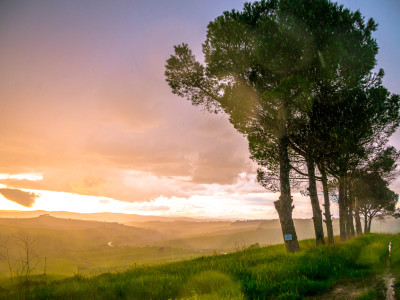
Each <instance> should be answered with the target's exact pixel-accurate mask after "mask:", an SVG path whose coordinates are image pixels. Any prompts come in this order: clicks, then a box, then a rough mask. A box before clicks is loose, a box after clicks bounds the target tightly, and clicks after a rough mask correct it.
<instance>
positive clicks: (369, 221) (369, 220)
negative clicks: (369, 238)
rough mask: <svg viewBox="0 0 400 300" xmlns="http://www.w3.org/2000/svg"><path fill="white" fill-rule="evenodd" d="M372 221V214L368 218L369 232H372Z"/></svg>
mask: <svg viewBox="0 0 400 300" xmlns="http://www.w3.org/2000/svg"><path fill="white" fill-rule="evenodd" d="M371 223H372V216H371V215H370V216H369V219H368V233H370V232H371Z"/></svg>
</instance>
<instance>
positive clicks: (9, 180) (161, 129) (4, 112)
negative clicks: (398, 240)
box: [0, 0, 400, 218]
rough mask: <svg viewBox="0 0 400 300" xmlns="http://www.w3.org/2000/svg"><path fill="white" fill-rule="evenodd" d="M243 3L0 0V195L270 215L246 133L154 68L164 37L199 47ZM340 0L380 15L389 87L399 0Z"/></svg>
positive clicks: (301, 209) (15, 201) (52, 203)
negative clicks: (211, 27) (175, 88)
mask: <svg viewBox="0 0 400 300" xmlns="http://www.w3.org/2000/svg"><path fill="white" fill-rule="evenodd" d="M243 3H244V1H227V0H225V1H211V0H202V1H186V0H180V1H175V0H174V1H161V0H158V1H136V0H132V1H101V0H99V1H94V0H92V1H90V0H88V1H75V0H73V1H51V0H49V1H42V0H38V1H11V0H10V1H1V2H0V209H2V210H48V211H54V210H57V211H60V210H63V211H74V212H103V211H107V212H124V213H136V214H149V215H166V216H190V217H193V216H194V217H215V218H277V214H276V212H275V209H274V208H273V203H272V202H273V201H274V200H276V199H277V198H278V194H274V193H272V192H269V191H266V190H265V189H264V188H262V187H261V186H259V184H258V183H257V182H256V178H255V177H256V175H255V170H256V167H257V166H256V165H255V164H254V163H253V162H252V161H251V160H250V159H249V158H248V157H249V151H248V147H247V140H246V139H245V138H244V137H243V136H241V135H240V134H239V133H237V132H236V131H235V129H234V128H233V126H232V125H231V124H230V123H229V122H228V120H227V118H226V117H225V116H224V115H212V114H209V113H208V112H205V111H202V110H201V109H198V108H195V107H192V106H191V104H190V103H188V102H187V101H185V100H183V99H181V98H178V97H177V96H175V95H172V93H171V91H170V89H169V87H168V85H167V83H166V82H165V78H164V75H163V73H164V65H165V61H166V59H167V58H168V57H169V55H170V54H172V52H173V45H175V44H179V43H181V42H187V43H188V44H189V45H190V46H191V48H192V49H194V52H195V54H196V55H197V56H198V57H199V58H200V59H201V58H202V56H201V43H202V42H203V41H204V39H205V34H206V28H207V24H208V22H209V21H210V20H212V19H214V18H215V17H216V16H218V15H220V14H221V13H222V12H223V11H224V10H230V9H232V8H236V9H241V8H242V7H243ZM340 3H343V4H344V5H345V6H347V7H350V8H351V9H358V8H359V9H360V10H361V12H362V13H363V14H364V15H365V16H367V17H374V19H375V20H376V21H377V22H378V23H379V24H380V25H379V28H378V31H377V32H376V33H375V37H376V38H377V40H378V44H379V46H380V54H379V56H378V67H382V68H384V69H385V71H386V76H385V81H384V84H385V86H386V87H387V88H389V90H390V91H391V92H395V93H400V85H399V78H400V71H399V68H398V67H399V65H400V59H399V56H398V49H399V46H400V22H399V18H398V16H399V14H400V2H398V1H395V0H393V1H384V2H379V3H378V1H375V0H369V1H340ZM391 144H392V145H394V146H396V148H397V149H399V147H400V134H399V132H396V134H395V135H394V136H393V137H392V139H391ZM392 188H393V189H394V190H395V191H396V192H397V193H399V192H400V184H399V182H398V181H396V182H394V183H393V185H392ZM294 204H295V210H294V217H304V218H305V217H310V216H311V208H310V205H309V200H308V199H307V198H304V197H302V196H301V195H300V194H299V193H297V192H296V191H294ZM333 212H334V213H335V214H336V212H337V207H336V206H335V205H334V206H333Z"/></svg>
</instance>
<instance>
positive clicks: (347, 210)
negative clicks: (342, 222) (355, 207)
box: [343, 176, 351, 238]
mask: <svg viewBox="0 0 400 300" xmlns="http://www.w3.org/2000/svg"><path fill="white" fill-rule="evenodd" d="M348 186H349V185H348V178H347V176H345V177H344V188H343V189H344V203H345V205H346V238H349V237H350V236H351V229H350V217H349V216H350V213H351V212H350V205H349V202H350V201H349V196H348Z"/></svg>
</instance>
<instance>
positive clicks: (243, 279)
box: [0, 234, 400, 299]
mask: <svg viewBox="0 0 400 300" xmlns="http://www.w3.org/2000/svg"><path fill="white" fill-rule="evenodd" d="M389 241H392V249H393V251H392V254H391V255H390V256H389V255H388V247H387V246H388V242H389ZM314 243H315V242H314V241H313V240H306V241H302V242H301V248H302V250H301V251H300V252H297V253H295V254H289V253H287V252H286V251H285V249H284V246H283V245H276V246H269V247H265V248H260V249H253V250H245V251H239V252H235V253H232V254H228V255H215V256H208V257H201V258H197V259H194V260H187V261H181V262H175V263H166V264H159V265H154V266H136V267H134V268H131V269H130V270H128V271H126V272H123V273H115V274H112V273H107V274H102V275H100V276H95V277H84V276H74V277H72V278H68V279H65V280H61V281H57V282H47V283H46V281H47V279H46V277H45V276H39V277H36V278H34V279H33V278H32V279H31V281H30V282H29V283H28V284H27V285H26V284H25V287H22V286H16V285H14V286H9V287H6V288H3V289H2V290H0V297H1V298H2V299H15V298H17V297H20V296H21V295H22V296H23V298H25V299H54V298H62V299H76V298H87V299H271V298H272V299H278V298H279V299H302V298H304V297H310V298H312V299H355V298H357V299H384V298H386V294H387V293H392V292H393V288H392V287H391V286H389V285H388V283H390V282H391V281H390V280H387V279H388V278H389V279H391V280H396V279H395V277H394V276H396V277H397V278H399V277H398V276H399V274H400V251H399V250H400V235H396V236H393V235H376V234H372V235H367V236H363V237H361V238H357V239H354V240H351V241H349V242H346V243H336V244H335V245H334V246H320V247H316V246H315V245H314ZM393 274H394V275H393ZM33 282H35V284H32V283H33ZM397 283H398V284H397V285H396V288H398V287H399V283H400V282H399V281H397ZM345 287H346V288H345ZM349 287H351V288H349ZM396 292H399V291H398V290H396Z"/></svg>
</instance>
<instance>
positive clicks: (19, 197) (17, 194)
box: [0, 188, 39, 207]
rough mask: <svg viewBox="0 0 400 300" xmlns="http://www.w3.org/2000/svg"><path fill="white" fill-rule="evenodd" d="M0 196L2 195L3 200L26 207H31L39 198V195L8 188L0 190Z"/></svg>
mask: <svg viewBox="0 0 400 300" xmlns="http://www.w3.org/2000/svg"><path fill="white" fill-rule="evenodd" d="M0 194H2V195H3V196H4V198H6V199H8V200H11V201H14V202H15V203H18V204H20V205H23V206H26V207H32V205H33V204H34V203H35V199H36V198H37V197H39V195H38V194H35V193H30V192H24V191H21V190H18V189H9V188H4V189H0Z"/></svg>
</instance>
